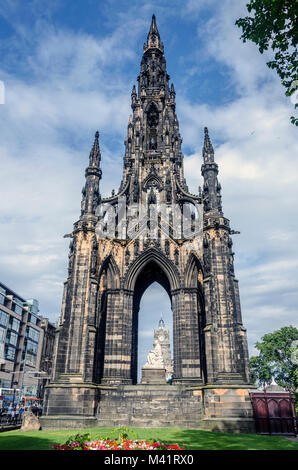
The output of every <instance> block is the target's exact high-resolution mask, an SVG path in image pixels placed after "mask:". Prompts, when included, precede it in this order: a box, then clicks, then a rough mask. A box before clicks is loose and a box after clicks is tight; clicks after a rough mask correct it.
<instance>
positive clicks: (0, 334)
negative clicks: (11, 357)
mask: <svg viewBox="0 0 298 470" xmlns="http://www.w3.org/2000/svg"><path fill="white" fill-rule="evenodd" d="M5 333H6V329H5V328H3V327H2V326H0V343H4V342H5Z"/></svg>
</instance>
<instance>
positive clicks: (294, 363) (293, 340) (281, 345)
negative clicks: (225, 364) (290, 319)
mask: <svg viewBox="0 0 298 470" xmlns="http://www.w3.org/2000/svg"><path fill="white" fill-rule="evenodd" d="M255 347H256V348H257V349H258V350H259V355H258V356H253V357H251V359H250V369H251V374H252V380H253V381H254V382H255V383H260V384H262V385H264V384H265V383H270V382H271V378H272V377H274V379H275V381H276V383H278V385H280V386H281V387H290V388H291V389H292V390H293V391H294V392H295V391H296V390H297V387H298V329H297V328H295V327H293V326H285V327H283V328H280V330H277V331H274V332H273V333H268V334H266V335H264V336H263V337H262V339H261V341H260V342H257V343H256V344H255Z"/></svg>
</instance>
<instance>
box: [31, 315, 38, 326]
mask: <svg viewBox="0 0 298 470" xmlns="http://www.w3.org/2000/svg"><path fill="white" fill-rule="evenodd" d="M29 321H30V323H33V324H34V325H37V322H38V318H37V317H36V316H35V315H32V313H30V315H29Z"/></svg>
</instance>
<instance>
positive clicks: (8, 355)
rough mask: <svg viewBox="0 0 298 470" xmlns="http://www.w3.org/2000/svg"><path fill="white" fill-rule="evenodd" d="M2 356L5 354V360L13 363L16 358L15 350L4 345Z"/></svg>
mask: <svg viewBox="0 0 298 470" xmlns="http://www.w3.org/2000/svg"><path fill="white" fill-rule="evenodd" d="M4 354H5V359H7V360H9V361H14V360H15V356H16V349H15V348H14V347H13V346H8V345H6V346H5V351H4Z"/></svg>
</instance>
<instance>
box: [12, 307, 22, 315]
mask: <svg viewBox="0 0 298 470" xmlns="http://www.w3.org/2000/svg"><path fill="white" fill-rule="evenodd" d="M14 312H15V313H17V314H18V315H22V312H23V307H21V306H20V305H18V304H14Z"/></svg>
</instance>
